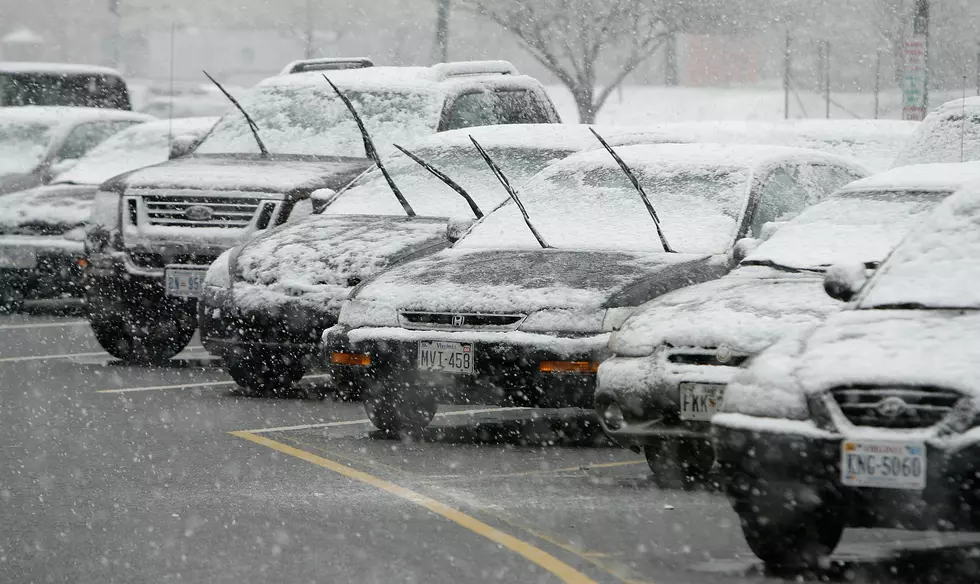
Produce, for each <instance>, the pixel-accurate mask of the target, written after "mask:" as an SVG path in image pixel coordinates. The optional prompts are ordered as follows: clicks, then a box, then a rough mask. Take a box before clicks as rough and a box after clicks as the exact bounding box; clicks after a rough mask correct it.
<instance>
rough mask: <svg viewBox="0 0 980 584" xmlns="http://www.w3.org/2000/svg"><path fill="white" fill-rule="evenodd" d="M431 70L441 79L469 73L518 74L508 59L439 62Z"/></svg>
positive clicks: (463, 75)
mask: <svg viewBox="0 0 980 584" xmlns="http://www.w3.org/2000/svg"><path fill="white" fill-rule="evenodd" d="M432 71H433V72H434V73H435V74H436V75H437V76H439V77H440V78H442V79H448V78H450V77H465V76H469V75H519V74H520V73H519V72H518V71H517V67H514V65H513V64H512V63H510V62H509V61H456V62H453V63H439V64H436V65H433V66H432Z"/></svg>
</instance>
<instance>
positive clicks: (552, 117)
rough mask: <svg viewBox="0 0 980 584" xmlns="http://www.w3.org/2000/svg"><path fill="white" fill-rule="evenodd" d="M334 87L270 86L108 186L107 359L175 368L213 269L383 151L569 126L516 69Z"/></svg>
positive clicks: (341, 80)
mask: <svg viewBox="0 0 980 584" xmlns="http://www.w3.org/2000/svg"><path fill="white" fill-rule="evenodd" d="M329 80H330V82H328V80H327V79H325V78H324V75H323V73H321V72H310V73H295V74H291V75H279V76H275V77H271V78H269V79H266V80H265V81H263V82H261V83H259V84H258V85H256V86H255V87H254V88H252V89H251V90H249V91H248V92H246V93H245V94H244V95H242V96H241V98H240V99H238V100H237V103H239V104H240V108H241V109H240V110H239V109H238V107H239V106H235V107H233V108H230V112H229V113H228V114H226V115H225V116H224V117H222V118H221V120H220V121H219V122H218V123H217V124H216V125H215V127H214V129H213V130H212V131H211V132H210V133H209V134H208V135H207V136H206V137H205V138H204V140H203V141H202V142H201V143H200V145H198V146H197V147H196V148H195V149H194V150H193V152H191V153H189V154H187V155H184V156H181V157H179V158H175V159H173V160H171V161H169V162H168V163H164V164H159V165H156V166H153V167H150V168H146V169H143V170H140V171H137V172H133V173H129V174H127V175H124V176H123V177H120V178H118V179H117V180H114V181H111V182H109V183H106V184H105V185H103V186H104V188H103V189H102V190H101V191H100V192H99V193H98V194H97V195H96V200H95V204H94V207H93V209H94V210H93V213H92V218H93V223H92V225H91V226H90V229H89V230H88V233H89V234H90V237H87V238H86V252H87V254H88V258H89V266H88V268H87V269H88V278H89V280H88V281H89V282H90V283H91V286H90V287H89V288H88V300H89V306H90V308H91V310H90V316H91V323H92V328H93V330H94V331H95V335H96V338H97V339H98V341H99V343H100V344H101V345H102V347H103V348H104V349H105V350H106V351H108V352H109V353H110V354H111V355H113V356H115V357H117V358H119V359H122V360H124V361H128V362H162V361H165V360H167V359H169V358H170V357H172V356H173V355H176V354H177V353H178V352H180V351H181V350H183V348H184V347H185V346H186V345H187V343H188V342H190V339H191V337H192V336H193V335H194V332H195V330H196V329H197V324H198V323H197V297H198V296H199V295H200V293H201V283H202V282H203V280H204V275H205V272H206V271H207V268H208V266H209V265H210V264H211V262H213V261H214V260H215V259H216V258H217V257H218V255H220V254H221V253H222V252H223V251H225V250H226V249H229V248H231V247H233V246H235V245H237V244H238V243H240V242H242V241H244V240H247V239H250V238H251V237H253V236H254V235H255V234H256V233H260V232H264V231H265V230H267V229H270V228H273V227H276V226H278V225H283V224H285V223H286V221H287V219H288V218H289V216H290V214H291V213H292V211H293V209H294V208H303V207H304V206H305V205H302V204H300V202H301V201H303V200H306V199H309V198H310V197H311V195H312V193H313V192H314V191H320V192H325V191H323V189H332V190H339V189H341V188H342V187H344V186H345V185H347V183H349V182H350V181H351V180H352V179H354V178H355V177H357V176H358V175H359V174H361V173H362V172H363V171H364V170H366V169H367V168H368V167H369V166H370V165H371V163H372V161H373V160H372V158H373V156H372V153H373V152H374V151H375V145H376V150H377V151H378V152H380V155H382V156H383V155H386V154H388V153H390V152H393V151H394V149H393V147H392V144H393V143H395V142H409V141H411V140H413V139H416V138H420V137H423V136H428V135H431V134H434V133H436V132H439V131H443V130H450V129H454V128H463V127H470V126H474V125H496V124H510V123H551V122H559V121H560V120H559V118H558V115H557V113H556V112H555V109H554V106H553V105H552V103H551V101H550V100H549V98H548V96H547V93H546V92H545V90H544V88H543V87H542V86H541V84H540V83H538V82H537V81H536V80H535V79H533V78H531V77H527V76H523V75H520V74H518V72H517V70H516V69H514V67H513V66H512V65H511V64H510V63H506V62H500V61H492V62H462V63H442V64H439V65H435V66H432V67H370V68H364V69H352V70H344V71H332V72H330V73H329ZM331 83H333V84H335V86H336V87H337V88H338V89H336V90H335V89H334V88H333V87H332V86H331ZM338 92H339V93H340V94H341V95H344V96H345V99H346V100H347V101H348V102H350V103H351V104H352V105H351V108H352V109H354V110H355V111H357V112H359V115H360V118H362V121H363V124H364V126H365V127H366V129H367V131H368V133H369V134H370V135H371V137H373V142H374V145H371V144H369V143H368V142H370V140H365V138H364V136H363V135H362V132H361V130H360V129H359V123H358V122H357V121H356V120H355V119H354V116H352V114H351V111H350V109H348V107H347V106H346V104H345V102H344V99H341V98H340V95H338Z"/></svg>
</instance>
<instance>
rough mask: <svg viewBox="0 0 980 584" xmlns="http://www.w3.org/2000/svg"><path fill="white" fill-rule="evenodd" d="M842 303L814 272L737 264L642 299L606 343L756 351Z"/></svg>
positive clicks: (625, 347) (623, 348)
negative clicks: (722, 274)
mask: <svg viewBox="0 0 980 584" xmlns="http://www.w3.org/2000/svg"><path fill="white" fill-rule="evenodd" d="M843 306H844V305H843V304H842V303H841V302H839V301H837V300H834V299H832V298H830V297H829V296H827V294H826V293H825V292H824V290H823V285H822V280H821V279H820V278H817V277H814V276H813V275H803V274H787V273H785V272H782V273H781V272H777V271H775V270H769V269H767V268H755V267H749V268H741V269H739V270H736V271H735V272H732V273H731V274H729V275H728V276H725V277H724V278H721V279H720V280H715V281H712V282H705V283H703V284H698V285H696V286H690V287H688V288H682V289H680V290H675V291H674V292H671V293H669V294H665V295H663V296H661V297H659V298H656V299H654V300H652V301H650V302H648V303H647V304H644V305H643V306H641V307H640V308H638V309H637V311H636V312H635V313H634V314H633V316H631V317H630V318H629V319H627V320H626V322H625V323H623V326H622V328H621V329H620V331H619V332H618V333H616V335H615V337H614V339H613V340H612V342H611V343H610V347H609V348H610V349H611V350H612V351H613V352H614V353H615V354H616V355H620V356H628V357H642V356H646V355H650V354H652V353H653V351H654V349H656V348H657V347H658V346H660V345H664V344H668V345H671V346H674V347H707V348H714V347H719V346H722V345H727V346H729V347H730V348H731V349H732V350H733V351H735V352H738V353H744V354H754V353H758V352H759V351H761V350H763V349H765V348H766V347H768V346H769V345H770V344H772V343H773V341H775V340H776V339H778V338H779V337H781V336H783V335H784V334H786V333H789V332H792V331H794V330H801V329H802V330H805V329H808V328H810V327H812V326H813V325H815V324H817V323H820V322H822V321H823V320H824V319H825V318H826V317H827V315H829V314H832V313H834V312H837V311H838V310H840V309H841V308H842V307H843Z"/></svg>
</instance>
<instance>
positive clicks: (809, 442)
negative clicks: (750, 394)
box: [712, 414, 980, 531]
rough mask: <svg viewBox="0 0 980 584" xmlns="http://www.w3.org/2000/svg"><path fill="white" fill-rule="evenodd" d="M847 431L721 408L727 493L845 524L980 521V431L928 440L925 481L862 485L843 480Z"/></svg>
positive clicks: (734, 499) (927, 526)
mask: <svg viewBox="0 0 980 584" xmlns="http://www.w3.org/2000/svg"><path fill="white" fill-rule="evenodd" d="M843 440H844V436H843V435H842V434H839V433H832V432H826V431H823V430H820V429H818V428H816V427H815V426H814V425H813V424H811V423H810V422H808V421H792V420H772V419H768V418H754V417H751V416H745V415H740V414H719V415H717V416H715V418H714V420H713V421H712V441H713V443H714V446H715V452H716V456H717V459H718V463H719V465H720V469H721V478H722V482H723V484H724V487H725V490H726V492H727V494H728V498H729V500H730V501H731V503H732V505H733V507H734V508H735V510H736V511H737V512H740V513H753V514H760V513H761V514H767V513H768V514H780V515H785V514H786V513H788V512H790V511H792V510H793V508H796V509H798V510H802V511H807V510H810V509H812V508H817V507H819V508H820V509H821V510H822V511H828V510H829V511H830V512H832V513H835V514H838V515H839V516H841V517H844V518H845V525H846V526H847V527H867V528H898V529H915V530H932V529H939V530H952V531H967V530H977V529H978V528H980V475H978V473H980V432H977V431H976V430H974V431H971V432H968V433H967V434H963V435H958V436H952V437H947V438H940V437H938V436H934V437H933V438H931V439H928V440H926V451H927V452H926V461H927V473H926V488H925V489H924V490H899V489H876V488H856V487H850V486H844V485H842V484H841V481H840V459H841V442H842V441H843Z"/></svg>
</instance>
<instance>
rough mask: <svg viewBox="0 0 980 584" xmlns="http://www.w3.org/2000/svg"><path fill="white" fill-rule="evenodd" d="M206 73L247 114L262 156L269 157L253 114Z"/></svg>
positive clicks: (244, 114)
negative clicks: (249, 113)
mask: <svg viewBox="0 0 980 584" xmlns="http://www.w3.org/2000/svg"><path fill="white" fill-rule="evenodd" d="M202 71H203V69H202ZM204 75H205V76H207V78H208V79H210V80H211V83H214V84H215V85H216V86H217V87H218V89H220V90H221V93H223V94H225V97H227V98H228V99H229V101H231V103H232V104H233V105H234V106H235V107H236V108H238V111H240V112H242V115H243V116H245V121H246V122H247V123H248V129H249V130H251V131H252V135H253V136H255V143H256V144H258V145H259V152H261V153H262V156H265V157H268V156H269V150H268V149H267V148H266V147H265V144H263V143H262V138H260V137H259V126H258V124H256V123H255V120H253V119H252V116H250V115H248V112H247V111H245V108H243V107H242V104H240V103H238V100H237V99H235V98H234V97H232V95H231V94H230V93H228V90H227V89H225V88H224V87H222V86H221V84H220V83H218V81H217V80H216V79H215V78H214V77H211V75H209V74H208V72H207V71H204Z"/></svg>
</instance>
